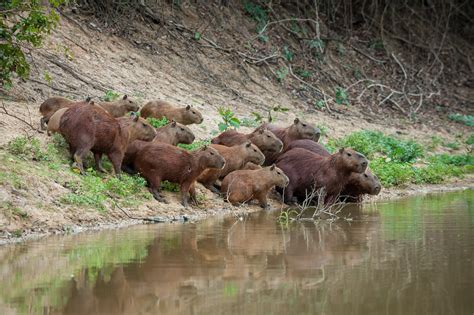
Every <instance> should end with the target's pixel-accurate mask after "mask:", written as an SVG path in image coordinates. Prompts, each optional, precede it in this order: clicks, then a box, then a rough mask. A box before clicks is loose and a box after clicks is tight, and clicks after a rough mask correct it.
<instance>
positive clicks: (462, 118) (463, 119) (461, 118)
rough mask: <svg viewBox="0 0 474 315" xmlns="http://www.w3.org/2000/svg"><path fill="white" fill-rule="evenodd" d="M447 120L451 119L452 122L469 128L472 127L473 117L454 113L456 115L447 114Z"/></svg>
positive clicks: (473, 124) (473, 123)
mask: <svg viewBox="0 0 474 315" xmlns="http://www.w3.org/2000/svg"><path fill="white" fill-rule="evenodd" d="M448 118H449V119H451V120H452V121H455V122H458V123H461V124H464V125H466V126H469V127H473V126H474V116H471V115H462V114H459V113H456V114H449V115H448Z"/></svg>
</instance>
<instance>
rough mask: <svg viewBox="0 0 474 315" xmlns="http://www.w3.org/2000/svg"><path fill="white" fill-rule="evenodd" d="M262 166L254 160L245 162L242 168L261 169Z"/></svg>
mask: <svg viewBox="0 0 474 315" xmlns="http://www.w3.org/2000/svg"><path fill="white" fill-rule="evenodd" d="M261 168H262V167H261V166H260V165H258V164H255V163H253V162H247V163H245V165H244V167H242V168H241V169H242V170H259V169H261Z"/></svg>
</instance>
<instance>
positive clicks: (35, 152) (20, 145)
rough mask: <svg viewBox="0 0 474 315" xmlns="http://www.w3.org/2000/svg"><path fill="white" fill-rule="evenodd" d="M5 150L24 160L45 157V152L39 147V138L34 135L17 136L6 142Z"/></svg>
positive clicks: (38, 159)
mask: <svg viewBox="0 0 474 315" xmlns="http://www.w3.org/2000/svg"><path fill="white" fill-rule="evenodd" d="M7 150H8V152H10V153H11V154H13V155H15V156H16V157H19V158H22V159H25V160H29V159H31V160H36V161H40V160H46V159H47V155H46V153H45V152H44V151H43V150H42V149H41V147H40V142H39V140H38V139H37V138H34V137H31V138H30V137H26V136H21V137H17V138H15V139H13V140H11V141H10V142H8V144H7Z"/></svg>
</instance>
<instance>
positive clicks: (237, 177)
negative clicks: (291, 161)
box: [221, 165, 289, 208]
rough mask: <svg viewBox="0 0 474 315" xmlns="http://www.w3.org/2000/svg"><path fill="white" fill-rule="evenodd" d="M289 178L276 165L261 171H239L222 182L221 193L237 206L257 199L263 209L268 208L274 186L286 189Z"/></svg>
mask: <svg viewBox="0 0 474 315" xmlns="http://www.w3.org/2000/svg"><path fill="white" fill-rule="evenodd" d="M288 181H289V179H288V177H287V176H286V175H285V174H284V173H283V171H282V170H281V169H279V168H278V167H276V166H275V165H272V166H267V167H264V168H262V169H259V170H238V171H233V172H231V173H229V174H228V175H227V176H226V177H225V178H224V180H223V181H222V186H221V192H222V193H223V194H225V195H226V196H227V200H228V201H229V202H230V203H232V204H233V205H236V204H238V203H243V202H247V201H250V200H253V199H257V200H258V202H259V203H260V206H261V207H262V208H266V207H268V203H267V195H268V192H269V191H270V189H272V188H273V187H274V186H279V187H282V188H283V187H285V186H286V185H288Z"/></svg>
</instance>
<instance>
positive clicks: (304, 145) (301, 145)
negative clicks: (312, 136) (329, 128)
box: [286, 139, 331, 156]
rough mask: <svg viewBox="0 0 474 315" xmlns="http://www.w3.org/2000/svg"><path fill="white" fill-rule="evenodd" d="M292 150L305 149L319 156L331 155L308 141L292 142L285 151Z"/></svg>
mask: <svg viewBox="0 0 474 315" xmlns="http://www.w3.org/2000/svg"><path fill="white" fill-rule="evenodd" d="M294 148H302V149H306V150H308V151H311V152H313V153H316V154H318V155H321V156H329V155H331V153H329V151H328V150H326V148H325V147H324V146H323V145H322V144H320V143H317V142H314V141H313V140H308V139H300V140H295V141H292V142H291V143H290V144H289V145H288V148H287V149H286V150H287V151H289V150H291V149H294Z"/></svg>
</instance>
